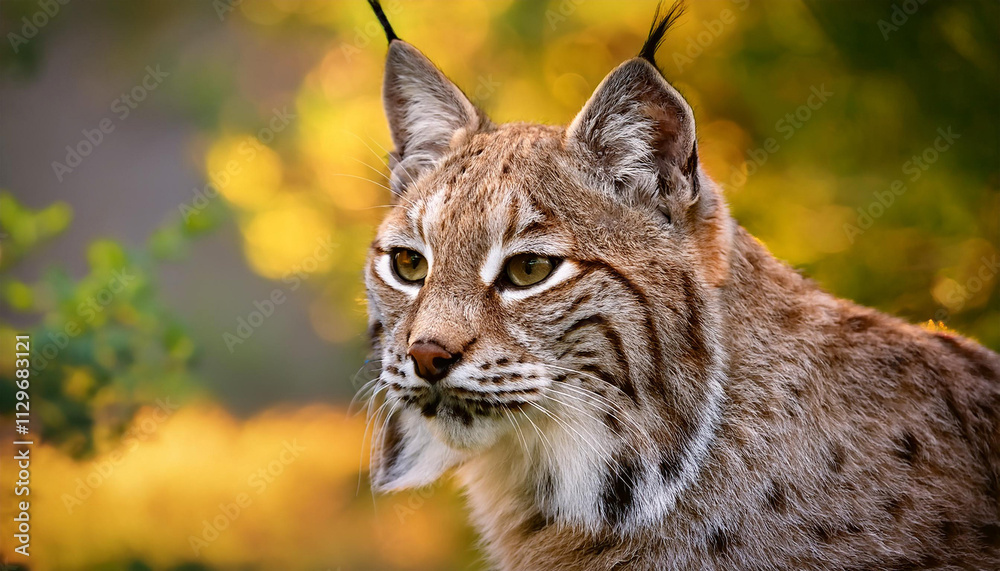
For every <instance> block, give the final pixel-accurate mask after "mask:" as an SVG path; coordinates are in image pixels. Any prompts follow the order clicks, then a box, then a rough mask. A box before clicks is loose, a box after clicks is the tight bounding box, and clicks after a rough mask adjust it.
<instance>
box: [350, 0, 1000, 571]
mask: <svg viewBox="0 0 1000 571" xmlns="http://www.w3.org/2000/svg"><path fill="white" fill-rule="evenodd" d="M369 1H370V3H371V4H372V7H373V8H374V9H375V12H376V15H377V16H378V18H379V20H380V21H381V23H382V25H383V27H384V28H385V31H386V34H387V36H388V38H389V47H388V54H387V56H386V64H385V81H384V86H383V99H384V105H385V112H386V117H387V119H388V122H389V127H390V129H391V133H392V139H393V143H394V145H395V151H394V152H393V153H392V155H391V158H390V167H391V186H392V191H393V193H394V200H395V203H394V207H393V208H391V210H390V213H389V214H388V216H387V217H386V218H385V220H384V222H383V223H382V224H381V226H380V227H379V230H378V234H377V237H376V239H375V240H374V242H373V243H372V246H371V252H370V255H369V260H368V264H367V267H366V270H365V280H366V284H367V290H368V309H369V314H370V333H371V338H372V343H373V347H374V352H375V358H376V359H378V360H379V361H380V363H381V372H380V375H379V377H378V378H377V379H375V380H374V381H373V383H372V385H371V386H370V387H369V390H370V392H371V396H370V398H371V401H370V402H369V410H370V411H373V413H372V415H371V418H370V422H371V423H372V425H373V426H374V431H375V434H374V437H373V442H372V466H371V478H372V483H373V486H374V487H375V489H377V490H381V491H393V490H401V489H405V488H412V487H417V486H424V485H427V484H430V483H432V482H434V481H435V480H438V479H439V478H441V477H443V476H445V475H449V476H454V477H455V478H457V480H458V482H460V484H461V486H462V488H463V489H464V490H465V493H466V496H467V498H468V504H469V508H470V511H471V517H472V521H473V523H474V524H475V526H476V528H477V529H478V531H479V533H480V535H481V537H482V542H483V549H484V551H485V552H486V554H487V555H488V558H489V560H490V561H491V563H492V565H493V566H494V567H495V568H498V569H503V570H546V571H551V570H576V569H580V570H588V571H590V570H594V571H600V570H610V569H628V570H637V571H639V570H649V571H653V570H656V571H660V570H664V569H720V570H733V569H773V570H786V569H844V570H846V569H856V570H861V569H1000V380H998V379H1000V356H998V355H997V354H995V353H993V352H991V351H989V350H987V349H984V348H983V347H981V346H979V345H977V344H976V343H974V342H972V341H969V340H967V339H964V338H962V337H959V336H957V335H953V334H950V333H943V332H933V331H929V330H926V329H924V328H921V327H917V326H913V325H909V324H907V323H905V322H903V321H901V320H899V319H896V318H894V317H891V316H889V315H885V314H882V313H879V312H877V311H875V310H872V309H867V308H864V307H860V306H858V305H855V304H853V303H851V302H849V301H846V300H842V299H837V298H835V297H833V296H832V295H830V294H827V293H825V292H823V291H822V290H821V289H820V288H819V287H817V286H816V285H815V284H814V283H812V282H811V281H809V280H808V279H805V278H803V277H802V276H800V275H799V274H798V273H797V272H795V271H794V270H792V269H791V268H789V267H788V266H786V265H785V264H783V263H782V262H780V261H778V260H776V259H775V258H774V257H773V256H772V255H771V254H770V253H769V252H768V251H767V249H766V248H765V247H764V245H763V244H761V243H760V242H759V241H757V240H755V239H754V238H753V236H751V235H749V234H748V233H747V232H746V231H745V230H744V229H743V228H741V227H740V226H739V225H738V224H737V223H736V222H735V221H734V220H733V219H732V218H731V217H730V215H729V212H728V210H727V207H726V203H725V200H724V199H723V195H722V192H721V189H720V187H719V186H718V185H716V184H715V183H714V182H713V181H712V180H711V179H710V178H709V177H708V176H707V175H706V174H705V172H704V171H703V169H702V167H701V165H700V163H699V160H698V145H697V137H696V130H695V120H694V114H693V113H692V111H691V107H690V106H689V105H688V103H687V102H686V101H685V100H684V98H683V97H682V96H681V94H680V93H678V91H677V90H676V89H674V88H673V87H672V86H671V85H670V84H669V83H668V82H667V81H666V79H664V76H663V75H662V74H661V73H660V71H659V70H658V68H657V65H656V61H655V53H656V50H657V47H658V45H659V44H660V42H661V40H662V38H663V36H664V34H665V32H666V31H667V29H668V28H669V27H670V26H671V24H672V23H673V22H674V21H675V20H676V19H677V17H678V16H679V15H680V13H681V10H680V8H679V6H678V5H674V6H673V7H672V8H671V9H670V10H668V11H666V13H665V14H662V15H661V14H660V11H659V10H657V14H656V15H655V16H654V21H653V25H652V27H651V30H650V32H649V37H648V39H647V40H646V42H645V44H644V45H643V46H642V47H641V49H640V50H639V55H638V56H637V57H635V58H633V59H630V60H628V61H626V62H624V63H622V64H621V65H619V66H618V67H617V68H615V69H613V70H611V72H610V73H609V74H608V75H607V77H605V78H604V80H603V81H602V82H601V84H600V85H599V86H598V87H597V89H596V90H595V92H594V94H593V95H592V96H591V98H590V100H589V101H587V102H586V103H585V104H584V105H583V108H582V109H581V111H580V112H579V114H578V115H577V116H576V118H574V119H573V121H572V122H571V123H570V124H569V125H567V126H565V127H562V126H549V125H539V124H533V123H508V124H497V123H494V122H492V121H491V120H490V119H489V118H488V117H487V116H486V115H485V114H484V113H483V112H482V111H481V110H479V109H477V108H476V107H475V106H474V105H473V104H472V103H471V102H470V101H469V99H468V98H467V97H466V96H465V95H464V94H463V93H462V91H461V90H460V89H459V88H458V87H456V86H455V85H454V84H453V83H452V82H451V81H449V80H448V79H447V78H446V77H445V76H444V74H443V73H442V72H441V71H439V70H438V69H437V68H436V67H435V66H434V64H432V63H431V62H430V61H429V60H428V59H427V58H426V57H425V56H424V55H423V54H421V53H420V52H419V51H418V50H417V49H416V48H414V47H413V46H411V45H410V44H408V43H406V42H404V41H402V40H400V39H399V38H398V37H397V36H396V34H395V32H394V31H393V29H392V27H391V26H390V25H389V23H388V21H387V20H386V17H385V15H384V13H383V12H382V10H381V8H380V7H379V5H378V2H377V1H375V0H369Z"/></svg>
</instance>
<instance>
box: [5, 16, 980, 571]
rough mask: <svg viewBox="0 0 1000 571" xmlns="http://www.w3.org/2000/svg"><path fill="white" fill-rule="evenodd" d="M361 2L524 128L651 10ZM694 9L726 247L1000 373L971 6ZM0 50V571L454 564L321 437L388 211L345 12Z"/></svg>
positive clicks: (598, 74) (57, 29) (366, 373)
mask: <svg viewBox="0 0 1000 571" xmlns="http://www.w3.org/2000/svg"><path fill="white" fill-rule="evenodd" d="M384 4H385V9H386V12H387V14H388V15H389V18H390V20H391V22H392V23H393V25H394V27H395V28H396V31H397V32H398V33H399V35H400V36H401V37H403V38H404V39H406V40H408V41H410V42H411V43H413V44H414V45H416V46H417V47H419V48H420V49H421V50H423V51H424V52H425V53H426V54H427V55H428V56H429V57H430V58H431V59H432V60H433V61H434V62H436V63H437V64H438V65H439V66H440V67H441V68H442V69H443V70H444V71H445V72H446V73H447V74H448V75H449V76H450V77H451V78H452V79H453V80H455V81H456V83H457V84H458V85H459V86H461V87H462V88H463V89H464V90H465V91H466V92H467V93H468V94H469V96H470V97H471V98H472V99H474V100H475V101H476V102H477V103H478V104H479V105H480V106H482V107H483V108H484V109H486V110H487V111H488V112H489V113H490V114H491V115H492V117H493V118H494V119H495V120H497V121H516V120H527V121H540V122H545V123H567V122H568V121H569V120H571V119H572V117H573V116H574V115H575V113H576V112H577V111H578V110H579V108H580V107H581V106H582V105H583V104H584V102H585V101H586V99H587V98H588V96H589V95H590V93H591V92H592V90H593V89H594V88H595V87H596V86H597V84H598V83H599V82H600V80H601V79H602V78H603V76H604V75H605V74H606V73H607V72H608V71H609V70H610V69H612V68H613V67H614V66H615V65H617V64H618V63H620V62H621V61H623V60H625V59H627V58H629V57H631V56H633V55H634V54H635V53H636V52H637V51H638V48H639V46H640V45H641V44H642V41H643V39H644V38H645V35H646V31H647V29H648V26H649V22H650V19H651V18H652V14H653V10H654V7H655V2H653V1H641V2H640V1H636V2H620V1H599V0H550V1H547V2H546V1H533V2H527V1H510V0H493V1H461V2H447V3H444V2H429V1H406V2H403V1H401V0H386V1H385V3H384ZM689 4H690V6H689V9H688V14H687V16H686V17H685V18H683V19H682V21H681V23H680V24H679V25H678V26H677V28H676V29H675V30H674V31H673V33H672V34H671V35H670V36H668V37H667V39H666V42H665V44H664V46H663V48H662V49H661V50H660V52H659V61H660V64H661V67H662V68H663V71H664V73H665V75H666V76H667V77H668V78H669V79H670V80H671V81H672V82H673V83H674V85H675V86H677V87H678V88H679V89H680V91H681V92H682V93H683V94H684V95H685V96H686V97H687V98H688V99H689V101H690V102H691V104H692V106H693V108H694V110H695V114H696V117H697V120H698V124H699V134H700V138H701V144H700V145H699V150H700V151H701V154H702V157H703V160H704V164H705V166H706V168H707V169H708V171H709V173H710V174H711V175H712V176H713V177H714V178H715V179H716V180H717V181H719V182H720V183H721V184H722V185H723V186H724V188H725V191H726V194H727V197H728V200H729V202H730V204H731V206H732V210H733V213H734V215H735V216H736V218H737V219H738V220H739V221H740V222H741V223H742V224H743V225H745V226H746V227H747V228H748V229H749V230H750V231H751V232H753V233H754V234H755V235H757V236H758V237H759V238H760V239H761V240H762V241H763V242H764V243H766V244H767V246H768V247H769V248H770V249H771V250H772V251H773V252H774V253H775V254H776V255H777V256H779V257H781V258H782V259H784V260H787V261H788V263H790V264H791V265H793V266H795V267H796V268H799V269H801V270H802V271H803V272H805V273H806V274H808V275H810V276H812V277H813V278H815V279H816V280H817V281H818V282H819V283H821V284H822V285H823V286H824V287H825V288H827V289H828V290H830V291H832V292H834V293H835V294H837V295H840V296H844V297H848V298H851V299H854V300H856V301H858V302H860V303H863V304H867V305H872V306H874V307H877V308H879V309H882V310H884V311H887V312H890V313H893V314H895V315H898V316H901V317H903V318H905V319H908V320H910V321H912V322H926V323H928V325H929V326H930V325H932V324H931V322H933V326H934V327H947V328H951V329H954V330H957V331H958V332H960V333H962V334H965V335H968V336H970V337H973V338H975V339H978V340H979V341H981V342H982V343H984V344H985V345H987V346H988V347H990V348H992V349H994V350H997V349H1000V295H998V288H997V280H998V276H997V274H998V273H1000V259H998V255H1000V253H998V251H997V250H998V239H1000V192H998V191H1000V148H998V145H1000V31H998V28H1000V8H998V6H1000V4H998V3H997V2H995V1H992V0H984V1H981V2H973V1H953V2H928V3H922V2H920V1H917V0H894V1H889V0H883V1H876V2H860V1H858V2H833V1H825V2H819V1H804V2H803V1H795V0H774V1H769V2H764V1H761V0H718V1H697V2H689ZM0 31H2V32H3V37H4V38H5V44H4V45H3V46H2V47H0V74H2V83H0V232H2V236H0V247H2V254H0V270H2V278H0V303H2V322H0V339H3V344H2V347H0V415H2V417H0V452H2V457H3V462H2V465H0V472H2V473H0V481H2V488H0V497H2V505H0V564H9V565H11V566H12V567H13V568H30V569H36V570H46V569H136V570H145V569H191V570H194V569H318V570H331V571H332V570H337V569H341V570H355V569H359V570H366V569H370V570H375V569H378V570H384V569H427V570H431V569H435V570H436V569H481V568H483V563H482V558H481V554H480V552H479V551H477V549H476V547H475V537H474V534H473V533H472V531H471V530H470V529H469V527H468V526H467V525H466V523H465V515H464V511H463V507H462V503H461V499H460V498H459V496H458V493H457V492H456V491H455V489H454V486H453V485H452V484H450V483H448V482H445V483H443V484H441V485H439V486H436V487H434V488H431V489H428V490H422V491H418V492H411V493H405V494H400V495H397V496H391V497H378V498H373V496H372V494H371V492H370V490H369V488H368V486H367V482H366V476H365V473H366V470H367V454H366V451H365V449H364V442H365V440H366V438H365V426H364V420H363V417H359V416H357V415H355V414H351V413H350V412H349V411H348V402H349V401H350V399H351V397H352V395H353V394H354V393H355V392H356V391H357V390H358V388H360V386H361V385H362V384H363V383H364V382H365V381H367V380H369V379H371V378H372V377H373V375H374V374H376V371H375V370H374V368H373V367H371V366H369V365H367V364H366V362H365V359H366V352H367V349H366V344H365V338H364V329H365V308H364V300H363V288H362V285H361V267H362V264H363V261H364V258H365V254H366V249H367V245H368V243H369V241H370V240H371V238H372V237H373V232H374V227H375V225H376V224H377V223H378V221H379V219H380V218H381V216H382V215H383V213H384V208H383V206H384V205H386V204H388V203H389V200H390V198H389V196H388V192H387V191H386V189H385V188H384V185H385V184H386V182H385V174H386V168H385V166H384V161H385V159H386V154H387V149H389V148H390V146H391V141H390V138H389V135H388V131H387V128H386V125H385V121H384V118H383V116H382V109H381V100H380V83H381V73H382V65H383V57H384V55H385V49H386V46H385V40H384V37H383V35H382V31H381V29H380V28H379V27H378V26H377V23H376V21H375V18H374V17H373V16H372V14H371V13H370V11H369V9H368V7H367V5H366V4H365V2H363V1H362V0H351V1H349V2H348V1H343V2H339V1H324V0H243V1H239V0H212V1H209V0H205V1H166V0H162V1H148V2H131V1H125V0H118V1H115V0H88V1H86V2H84V1H81V0H4V1H3V2H2V3H0ZM25 333H28V334H30V335H31V343H32V358H31V375H32V376H31V379H32V384H31V413H32V417H31V424H30V427H31V436H32V437H34V439H35V441H36V444H35V445H34V446H33V447H32V448H31V450H32V452H31V453H32V464H31V485H32V490H31V496H30V501H31V518H32V519H31V521H32V541H31V547H30V549H31V556H30V558H24V557H22V556H20V555H18V554H16V553H14V551H13V549H14V546H15V543H14V541H12V534H13V533H14V531H13V521H12V518H13V506H14V503H15V496H14V495H13V482H14V480H15V479H16V477H15V473H14V471H13V470H12V463H11V462H10V461H9V458H11V455H12V454H13V450H12V449H11V442H12V440H14V439H15V435H14V433H13V428H14V421H13V411H14V394H15V388H14V377H13V371H14V364H13V353H14V342H13V335H15V334H25ZM17 499H24V498H17Z"/></svg>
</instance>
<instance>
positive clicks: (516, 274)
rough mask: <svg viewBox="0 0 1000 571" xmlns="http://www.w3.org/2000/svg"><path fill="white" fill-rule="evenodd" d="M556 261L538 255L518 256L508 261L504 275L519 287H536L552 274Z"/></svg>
mask: <svg viewBox="0 0 1000 571" xmlns="http://www.w3.org/2000/svg"><path fill="white" fill-rule="evenodd" d="M555 267H556V260H554V259H552V258H550V257H548V256H539V255H538V254H518V255H516V256H514V257H512V258H511V259H509V260H507V264H506V265H505V266H504V273H505V274H506V275H507V279H508V280H510V283H512V284H514V285H515V286H517V287H527V286H530V285H535V284H537V283H538V282H540V281H542V280H544V279H545V278H547V277H549V275H550V274H552V270H553V269H554V268H555Z"/></svg>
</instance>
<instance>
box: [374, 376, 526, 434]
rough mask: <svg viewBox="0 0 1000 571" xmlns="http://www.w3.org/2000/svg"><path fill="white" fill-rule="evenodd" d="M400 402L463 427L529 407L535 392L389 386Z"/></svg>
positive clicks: (427, 415) (429, 416)
mask: <svg viewBox="0 0 1000 571" xmlns="http://www.w3.org/2000/svg"><path fill="white" fill-rule="evenodd" d="M390 386H391V387H392V389H393V390H395V391H396V393H397V395H398V398H399V400H400V402H402V403H403V404H404V405H406V406H409V407H412V408H414V409H417V410H419V411H420V414H421V415H422V416H423V417H424V418H428V419H432V418H438V419H441V420H457V421H459V422H461V423H462V424H465V425H470V424H472V421H473V420H474V419H476V418H500V417H503V416H504V415H506V414H509V413H511V412H519V411H521V410H523V409H524V408H525V407H526V406H528V404H530V403H531V402H532V401H533V400H534V398H532V397H534V395H536V394H537V393H538V390H537V389H516V390H500V391H475V390H469V389H463V388H458V387H440V386H437V385H434V386H431V387H403V386H401V385H396V384H391V385H390Z"/></svg>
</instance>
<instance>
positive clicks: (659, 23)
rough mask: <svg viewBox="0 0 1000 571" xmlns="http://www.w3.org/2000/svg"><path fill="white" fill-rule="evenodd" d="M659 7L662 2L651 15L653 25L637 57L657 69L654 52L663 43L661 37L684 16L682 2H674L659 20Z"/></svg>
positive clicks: (661, 5) (680, 0) (679, 0)
mask: <svg viewBox="0 0 1000 571" xmlns="http://www.w3.org/2000/svg"><path fill="white" fill-rule="evenodd" d="M661 7H663V3H662V2H660V3H659V4H657V5H656V12H654V13H653V23H652V24H650V26H649V36H648V37H647V38H646V43H644V44H642V49H641V50H640V51H639V57H641V58H642V59H644V60H646V61H648V62H649V63H651V64H653V67H656V68H657V69H659V66H657V65H656V50H658V49H659V48H660V44H662V43H663V37H664V36H666V35H667V30H669V29H670V28H671V27H672V26H673V25H674V23H676V22H677V20H678V19H679V18H680V17H681V16H683V15H684V0H676V2H674V4H673V6H671V7H670V9H669V10H667V13H666V14H664V15H663V18H660V8H661Z"/></svg>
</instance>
